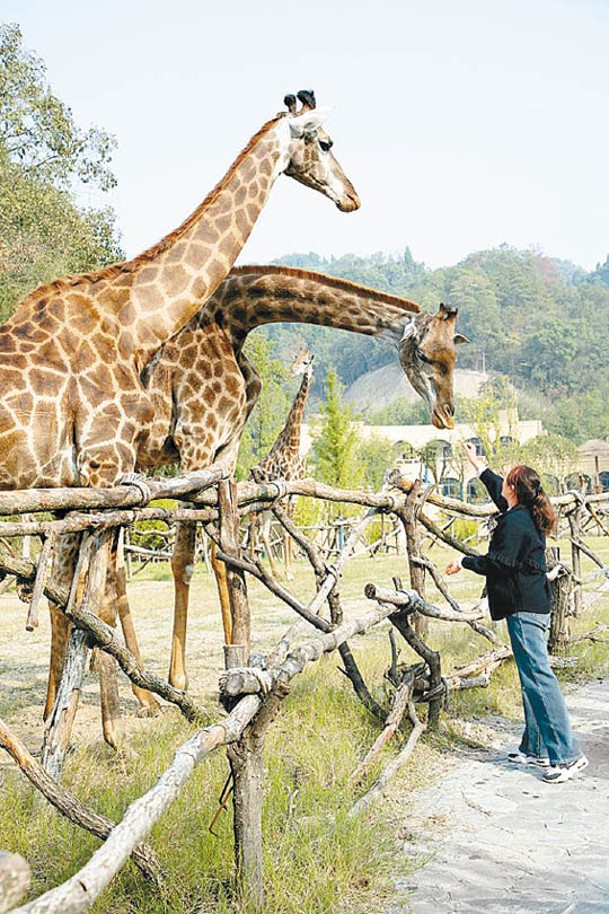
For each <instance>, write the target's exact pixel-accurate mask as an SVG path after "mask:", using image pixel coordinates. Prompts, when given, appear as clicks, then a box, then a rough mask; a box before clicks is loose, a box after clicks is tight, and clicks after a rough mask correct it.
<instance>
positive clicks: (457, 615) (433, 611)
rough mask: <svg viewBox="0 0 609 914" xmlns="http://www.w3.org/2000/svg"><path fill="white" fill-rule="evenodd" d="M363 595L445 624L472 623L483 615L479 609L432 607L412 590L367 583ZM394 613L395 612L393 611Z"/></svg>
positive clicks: (404, 611)
mask: <svg viewBox="0 0 609 914" xmlns="http://www.w3.org/2000/svg"><path fill="white" fill-rule="evenodd" d="M364 593H365V594H366V596H367V597H368V599H370V600H378V601H379V602H382V603H391V605H392V606H395V607H397V608H398V609H399V611H400V612H402V613H412V612H414V611H415V610H416V612H420V613H422V614H423V615H425V616H429V617H430V618H431V619H442V620H444V621H445V622H472V621H475V620H476V619H482V617H483V615H484V613H483V612H482V610H480V609H470V610H461V609H460V610H458V611H457V610H454V609H452V608H451V609H441V608H440V607H439V606H434V604H433V603H429V602H428V601H427V600H422V599H421V597H420V596H419V594H418V593H417V592H416V591H414V590H400V591H396V590H390V589H389V588H388V587H380V586H379V585H377V584H374V583H369V584H366V586H365V588H364ZM394 611H395V610H394Z"/></svg>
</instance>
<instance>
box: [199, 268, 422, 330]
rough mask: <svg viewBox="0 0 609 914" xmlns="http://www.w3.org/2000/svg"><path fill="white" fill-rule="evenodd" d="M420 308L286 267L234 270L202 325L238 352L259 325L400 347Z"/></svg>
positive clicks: (318, 274) (390, 297) (203, 317)
mask: <svg viewBox="0 0 609 914" xmlns="http://www.w3.org/2000/svg"><path fill="white" fill-rule="evenodd" d="M421 310H422V309H421V308H420V306H419V305H417V304H415V302H411V301H409V300H407V299H404V298H399V297H398V296H396V295H390V294H388V293H386V292H379V291H377V290H375V289H368V288H366V287H365V286H360V285H358V284H357V283H353V282H349V281H348V280H346V279H336V278H334V277H331V276H325V275H323V274H322V273H311V272H309V271H306V272H304V271H301V270H297V269H292V268H290V267H268V266H264V267H256V266H253V267H252V266H247V267H237V268H236V269H234V270H233V271H232V272H231V274H230V276H229V277H228V278H227V279H226V280H225V281H224V282H223V284H222V286H221V287H220V289H219V290H218V291H217V293H216V295H215V296H214V299H213V302H211V303H210V306H209V309H208V308H204V309H203V311H202V313H201V317H200V320H201V322H204V321H208V320H210V319H211V320H214V321H215V322H216V323H217V324H219V325H220V326H223V327H224V329H225V331H226V332H227V333H228V334H229V336H230V337H231V339H232V341H233V343H234V344H235V345H236V346H237V347H239V346H240V345H241V344H242V343H243V341H244V340H245V337H246V336H247V334H248V333H249V332H250V331H251V330H253V329H254V328H255V327H259V326H261V325H262V324H270V323H276V322H278V321H286V322H291V323H305V324H320V325H323V326H327V327H335V328H339V329H342V330H351V331H353V332H355V333H363V334H366V335H368V336H386V337H387V338H388V339H389V340H391V341H392V342H394V343H398V342H399V340H400V338H401V335H402V332H403V328H404V324H405V322H406V320H407V319H408V318H409V317H411V316H412V314H413V313H416V314H418V313H420V312H421Z"/></svg>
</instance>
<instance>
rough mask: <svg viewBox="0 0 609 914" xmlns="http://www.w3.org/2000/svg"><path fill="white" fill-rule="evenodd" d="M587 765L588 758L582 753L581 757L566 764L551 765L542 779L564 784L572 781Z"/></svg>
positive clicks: (547, 782) (548, 782) (547, 781)
mask: <svg viewBox="0 0 609 914" xmlns="http://www.w3.org/2000/svg"><path fill="white" fill-rule="evenodd" d="M587 767H588V759H587V758H586V756H585V755H580V757H579V758H576V759H574V760H573V761H572V762H567V763H566V764H564V765H550V767H549V768H548V770H547V771H545V772H544V775H543V778H542V780H543V781H545V782H546V784H564V782H565V781H570V780H571V778H574V777H575V776H576V775H578V774H580V773H581V772H582V771H583V770H584V768H587Z"/></svg>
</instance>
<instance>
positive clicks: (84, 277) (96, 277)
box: [23, 112, 286, 301]
mask: <svg viewBox="0 0 609 914" xmlns="http://www.w3.org/2000/svg"><path fill="white" fill-rule="evenodd" d="M285 116H286V114H285V112H281V113H279V114H276V115H275V117H273V118H271V120H269V121H267V122H266V124H263V126H262V127H261V128H260V130H258V131H257V132H256V133H255V134H254V135H253V136H252V138H251V139H250V141H249V142H248V144H247V146H244V148H243V149H242V150H241V152H240V153H239V155H238V156H237V158H236V159H235V161H234V162H233V164H232V165H231V167H230V168H229V170H228V171H227V172H226V174H225V175H224V177H223V178H222V179H221V180H220V181H219V182H218V183H217V184H216V186H215V187H214V188H213V190H211V191H210V193H209V194H208V195H207V196H206V197H205V199H204V200H203V202H202V203H200V204H199V206H197V208H196V209H195V210H193V212H192V213H191V214H190V216H187V217H186V219H185V220H184V222H182V224H181V225H179V226H178V228H176V229H174V230H173V231H172V232H170V233H169V234H168V235H165V237H164V238H161V240H160V241H157V243H156V244H154V245H152V247H149V248H147V249H146V250H145V251H143V252H142V253H141V254H138V255H137V256H136V257H133V258H132V259H131V260H126V261H120V262H119V263H111V264H108V266H105V267H100V268H99V269H98V270H92V271H90V272H87V273H78V274H74V275H68V276H62V277H60V278H59V279H54V280H52V281H51V282H47V283H43V284H42V285H40V286H38V287H37V288H36V289H33V290H32V291H31V292H28V294H27V295H26V296H25V298H24V299H23V301H26V300H29V299H30V298H32V297H35V298H38V297H40V296H41V295H48V294H52V293H53V292H59V291H61V290H63V289H67V288H70V287H71V286H78V285H80V284H81V283H93V282H99V281H100V280H103V279H113V278H114V277H115V276H120V275H121V274H123V273H133V272H134V271H135V270H137V268H138V267H140V266H142V265H143V264H146V263H148V262H149V261H151V260H153V259H154V258H155V257H156V256H157V255H158V254H162V253H163V251H165V250H167V248H169V247H171V245H172V244H173V243H174V242H175V241H177V240H178V239H179V238H180V237H181V236H182V235H183V234H184V233H185V232H187V231H188V229H190V228H191V226H192V225H193V224H194V223H195V222H196V221H197V220H198V219H199V217H200V215H201V212H202V210H204V209H206V208H207V207H208V206H211V204H212V203H214V202H215V200H216V198H217V197H218V196H219V195H220V194H221V193H222V191H223V190H224V189H225V187H226V186H227V184H228V183H229V181H230V180H231V179H232V177H233V175H234V174H235V172H236V171H237V169H238V168H239V166H240V165H241V163H242V162H243V160H244V159H245V158H247V156H248V155H249V153H250V152H251V150H252V149H253V147H254V146H256V144H257V143H258V142H259V141H260V139H261V138H262V137H263V136H264V135H265V134H266V133H268V132H269V131H270V130H271V129H272V128H273V127H274V126H275V124H276V123H277V122H278V121H279V120H280V119H281V118H282V117H285Z"/></svg>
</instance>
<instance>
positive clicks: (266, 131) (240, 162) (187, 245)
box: [130, 117, 291, 362]
mask: <svg viewBox="0 0 609 914" xmlns="http://www.w3.org/2000/svg"><path fill="white" fill-rule="evenodd" d="M290 144H291V136H290V128H289V123H288V121H287V119H286V118H285V117H277V118H275V119H273V120H272V121H269V122H268V123H267V124H265V125H264V127H263V128H262V129H261V130H260V131H259V132H258V133H257V134H256V135H255V136H254V137H253V138H252V140H251V141H250V143H249V144H248V146H247V147H246V148H245V149H244V150H243V152H242V153H241V154H240V156H239V157H238V158H237V160H236V161H235V163H234V164H233V165H232V167H231V168H230V169H229V170H228V172H227V174H226V175H225V177H224V178H223V179H222V181H220V183H219V184H218V185H217V186H216V187H215V188H214V190H213V191H212V192H211V193H210V194H209V195H208V196H207V197H206V198H205V200H204V201H203V202H202V203H201V205H200V206H199V207H198V208H197V209H196V210H195V212H194V213H193V214H192V215H191V216H190V217H189V218H188V219H187V220H186V221H185V222H184V223H183V224H182V225H181V226H180V227H179V228H178V229H177V230H176V231H174V232H172V233H171V234H170V235H168V236H167V237H166V238H164V239H163V240H162V241H161V242H160V243H159V244H158V245H156V246H155V247H153V248H151V249H150V250H149V251H147V252H145V253H144V254H142V255H140V257H138V258H137V259H136V261H134V269H135V276H134V281H133V286H132V295H131V302H130V305H131V306H134V307H135V309H136V313H137V315H138V319H137V321H136V326H135V335H136V340H137V342H136V346H137V348H141V349H144V350H145V349H147V347H148V345H149V344H148V337H149V335H150V333H151V331H152V333H153V334H154V337H155V340H154V342H153V346H154V349H156V348H158V346H159V345H160V344H162V343H163V342H165V340H167V339H169V338H170V337H171V336H173V335H174V334H175V333H176V332H178V331H179V330H180V329H181V328H182V327H183V326H184V325H185V324H186V323H187V322H188V321H189V320H190V318H191V317H192V316H193V315H194V314H196V312H197V311H199V310H200V308H201V306H202V304H203V303H204V302H205V301H207V299H208V298H209V297H210V296H211V295H212V294H213V293H214V292H215V290H216V288H217V287H218V285H219V284H220V283H221V282H222V280H223V279H224V278H225V277H226V276H227V275H228V273H229V271H230V269H231V267H232V266H233V264H234V262H235V260H236V258H237V257H238V255H239V253H240V251H241V249H242V247H243V245H244V244H245V242H246V241H247V239H248V237H249V235H250V232H251V230H252V228H253V227H254V224H255V222H256V220H257V219H258V216H259V215H260V212H261V210H262V208H263V207H264V205H265V203H266V201H267V199H268V196H269V193H270V191H271V188H272V186H273V184H274V182H275V180H276V179H277V177H278V176H279V174H281V172H282V171H283V170H284V169H285V167H286V165H287V162H288V159H289V149H290ZM151 354H152V353H150V352H145V353H144V362H146V361H147V360H148V358H149V357H150V355H151Z"/></svg>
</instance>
